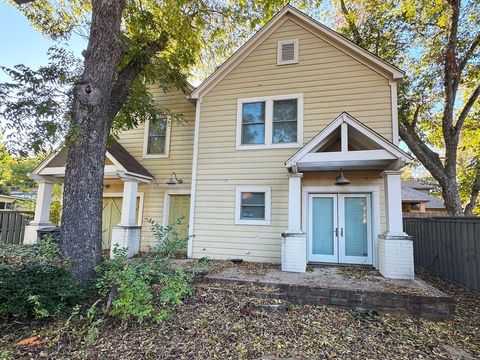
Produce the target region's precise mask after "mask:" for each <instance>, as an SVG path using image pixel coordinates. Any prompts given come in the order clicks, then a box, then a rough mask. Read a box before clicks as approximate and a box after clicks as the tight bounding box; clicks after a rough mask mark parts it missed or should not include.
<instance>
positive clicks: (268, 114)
mask: <svg viewBox="0 0 480 360" xmlns="http://www.w3.org/2000/svg"><path fill="white" fill-rule="evenodd" d="M293 99H297V141H296V142H294V143H279V144H274V143H272V132H273V102H274V101H275V100H293ZM262 101H264V102H265V144H250V145H249V144H242V113H243V104H245V103H251V102H262ZM302 146H303V93H300V94H285V95H274V96H263V97H255V98H244V99H238V101H237V139H236V150H258V149H277V148H298V147H302Z"/></svg>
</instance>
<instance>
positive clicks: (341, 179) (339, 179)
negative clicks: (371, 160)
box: [335, 169, 351, 186]
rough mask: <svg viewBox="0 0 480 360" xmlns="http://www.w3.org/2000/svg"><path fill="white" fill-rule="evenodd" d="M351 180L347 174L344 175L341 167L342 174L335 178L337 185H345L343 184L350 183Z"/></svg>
mask: <svg viewBox="0 0 480 360" xmlns="http://www.w3.org/2000/svg"><path fill="white" fill-rule="evenodd" d="M350 184H351V182H350V180H348V179H347V178H346V177H345V176H343V169H340V176H337V178H336V179H335V185H337V186H343V185H350Z"/></svg>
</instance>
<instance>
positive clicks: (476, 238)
mask: <svg viewBox="0 0 480 360" xmlns="http://www.w3.org/2000/svg"><path fill="white" fill-rule="evenodd" d="M403 225H404V231H405V232H406V233H407V234H409V235H411V236H413V244H414V258H415V266H419V267H421V268H424V269H426V270H429V271H432V272H433V273H435V274H437V275H438V276H440V277H442V278H444V279H447V280H450V281H453V282H455V283H457V284H459V285H462V286H464V287H466V288H468V289H471V290H473V291H475V292H478V293H480V218H478V217H476V218H470V217H464V218H462V217H458V218H454V217H439V218H404V219H403Z"/></svg>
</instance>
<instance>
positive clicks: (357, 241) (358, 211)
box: [345, 197, 368, 256]
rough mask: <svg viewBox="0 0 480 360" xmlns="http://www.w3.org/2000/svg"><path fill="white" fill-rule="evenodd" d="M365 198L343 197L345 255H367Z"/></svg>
mask: <svg viewBox="0 0 480 360" xmlns="http://www.w3.org/2000/svg"><path fill="white" fill-rule="evenodd" d="M367 221H368V219H367V199H366V198H364V197H346V198H345V255H346V256H368V249H367V241H368V234H367V231H368V228H367Z"/></svg>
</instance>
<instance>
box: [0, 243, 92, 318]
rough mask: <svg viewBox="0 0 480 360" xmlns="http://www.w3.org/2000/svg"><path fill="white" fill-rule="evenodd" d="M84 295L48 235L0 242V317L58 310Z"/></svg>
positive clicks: (59, 311)
mask: <svg viewBox="0 0 480 360" xmlns="http://www.w3.org/2000/svg"><path fill="white" fill-rule="evenodd" d="M84 298H85V292H84V291H83V288H82V287H81V286H80V285H79V284H78V282H77V281H76V280H75V279H74V277H73V276H72V274H71V272H70V269H69V266H68V263H67V262H65V261H63V260H62V259H61V257H60V256H59V250H58V246H57V245H56V244H54V243H53V242H52V241H51V239H50V238H46V239H44V240H43V241H42V242H41V243H40V244H35V245H5V246H0V317H2V318H5V317H8V316H11V315H22V316H35V317H46V316H51V315H57V314H60V313H61V312H62V311H63V310H64V309H66V308H67V307H70V306H73V305H75V304H78V303H79V302H81V301H82V300H83V299H84Z"/></svg>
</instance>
